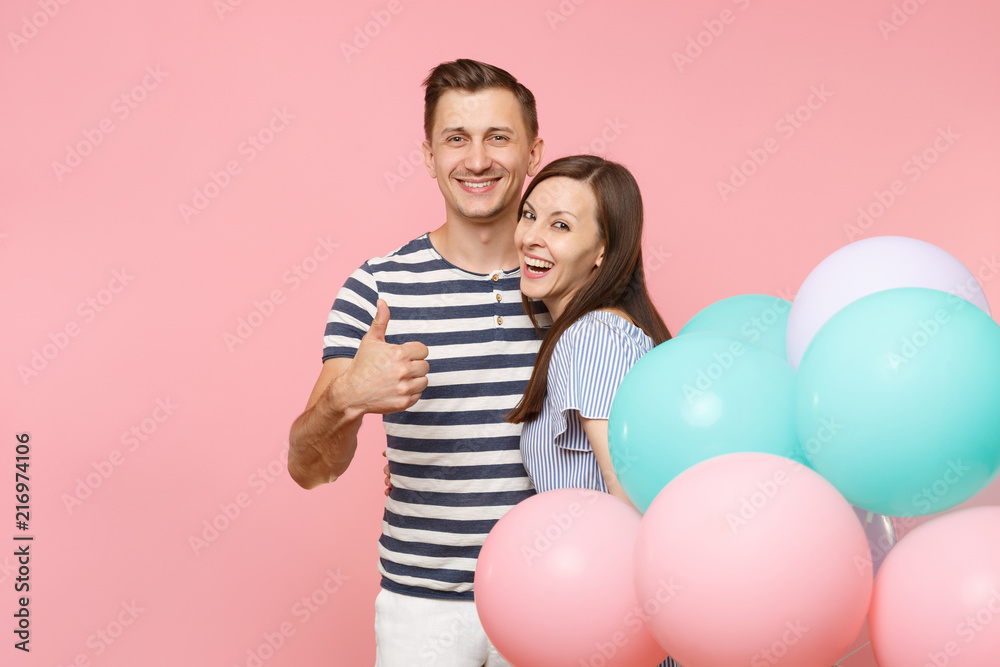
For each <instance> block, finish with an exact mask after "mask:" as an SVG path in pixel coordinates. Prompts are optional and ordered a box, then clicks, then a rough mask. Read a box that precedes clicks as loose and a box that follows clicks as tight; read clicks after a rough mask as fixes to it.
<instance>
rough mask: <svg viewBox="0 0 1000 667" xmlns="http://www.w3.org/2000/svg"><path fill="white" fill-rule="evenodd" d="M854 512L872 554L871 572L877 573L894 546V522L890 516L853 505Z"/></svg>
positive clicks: (895, 533) (895, 537) (895, 538)
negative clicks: (863, 530)
mask: <svg viewBox="0 0 1000 667" xmlns="http://www.w3.org/2000/svg"><path fill="white" fill-rule="evenodd" d="M854 513H855V514H857V515H858V519H859V520H860V521H861V526H862V527H863V528H864V529H865V537H867V538H868V549H869V550H870V551H871V554H872V573H873V574H876V575H877V574H878V570H879V568H880V567H882V563H883V562H884V561H885V557H886V556H888V555H889V551H890V550H891V549H892V548H893V547H894V546H896V542H897V537H898V535H897V532H896V523H895V521H893V519H892V517H888V516H883V515H882V514H875V513H874V512H869V511H868V510H865V509H862V508H860V507H855V508H854Z"/></svg>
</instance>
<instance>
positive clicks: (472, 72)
mask: <svg viewBox="0 0 1000 667" xmlns="http://www.w3.org/2000/svg"><path fill="white" fill-rule="evenodd" d="M424 88H425V91H424V136H425V137H426V138H427V139H428V140H430V138H431V132H432V131H433V129H434V112H435V111H436V110H437V103H438V100H439V99H441V96H442V95H443V94H444V93H446V92H447V91H449V90H464V91H466V92H469V93H475V92H478V91H480V90H483V89H484V88H503V89H505V90H509V91H510V92H512V93H514V97H516V98H517V102H518V104H520V106H521V116H522V118H523V119H524V125H525V127H527V128H528V135H529V138H530V139H534V138H535V137H537V136H538V111H537V110H536V109H535V96H534V95H532V94H531V91H530V90H528V89H527V88H525V87H524V84H521V83H518V81H517V79H515V78H514V77H513V76H511V75H510V73H509V72H507V71H505V70H502V69H500V68H499V67H494V66H493V65H487V64H486V63H481V62H479V61H478V60H468V59H465V58H462V59H459V60H455V61H453V62H448V63H441V64H440V65H438V66H437V67H435V68H434V69H432V70H431V73H430V74H428V75H427V78H426V79H425V80H424Z"/></svg>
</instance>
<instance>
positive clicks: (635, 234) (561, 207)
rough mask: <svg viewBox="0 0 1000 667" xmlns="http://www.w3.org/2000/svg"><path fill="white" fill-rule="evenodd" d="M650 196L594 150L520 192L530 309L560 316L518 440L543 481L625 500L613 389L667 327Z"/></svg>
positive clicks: (522, 411) (538, 482)
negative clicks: (613, 440) (613, 450)
mask: <svg viewBox="0 0 1000 667" xmlns="http://www.w3.org/2000/svg"><path fill="white" fill-rule="evenodd" d="M641 242H642V197H641V195H640V193H639V186H638V184H637V183H636V182H635V179H634V178H633V177H632V174H630V173H629V171H628V170H627V169H626V168H625V167H623V166H622V165H620V164H617V163H615V162H610V161H608V160H604V159H603V158H600V157H595V156H592V155H576V156H570V157H564V158H560V159H558V160H555V161H554V162H552V163H550V164H549V165H547V166H546V167H545V168H543V169H542V170H541V171H540V172H539V173H538V176H536V177H535V179H534V180H533V181H532V182H531V185H530V186H529V187H528V189H527V191H526V192H525V193H524V196H523V197H522V199H521V209H520V217H519V220H518V226H517V230H516V232H515V236H514V243H515V245H516V246H517V250H518V254H519V257H520V260H521V268H522V276H521V293H522V295H523V297H522V299H523V303H524V308H525V310H526V311H527V312H528V315H529V316H530V317H531V318H532V320H534V317H535V315H534V306H533V304H534V301H533V300H536V299H537V300H540V301H541V302H542V303H544V304H545V306H546V308H547V309H548V311H549V313H550V314H551V315H552V318H553V324H552V327H551V329H549V331H548V333H547V334H546V336H545V340H544V341H543V342H542V346H541V349H540V351H539V353H538V357H537V359H536V361H535V367H534V369H533V372H532V375H531V380H530V381H529V382H528V387H527V390H526V391H525V395H524V398H523V399H522V400H521V402H520V403H519V404H518V406H517V407H516V408H515V409H514V410H513V411H512V412H511V413H510V414H509V415H508V417H507V419H508V421H511V422H514V423H524V430H523V432H522V435H521V451H522V454H523V455H524V459H525V467H526V468H527V469H528V474H529V475H531V477H532V480H533V481H534V483H535V487H536V488H537V489H538V490H539V491H544V490H547V489H550V488H561V487H567V486H575V487H583V488H590V489H596V490H601V491H609V492H611V493H613V494H614V495H616V496H618V497H620V498H622V499H626V500H627V498H626V496H625V494H624V492H623V491H622V490H621V487H620V485H619V484H618V480H617V478H616V477H615V474H614V469H613V467H612V465H611V457H610V454H609V453H608V444H607V418H608V414H609V412H610V409H611V400H612V398H613V396H614V393H615V390H616V389H617V388H618V385H619V384H620V382H621V380H622V379H623V378H624V376H625V373H626V372H627V371H628V369H629V368H631V366H632V364H634V363H635V362H636V361H638V360H639V358H640V357H641V356H642V355H643V354H645V353H646V352H648V351H649V350H650V349H652V347H653V346H654V345H658V344H660V343H662V342H664V341H666V340H668V339H669V338H670V332H669V331H668V330H667V326H666V325H665V324H664V323H663V319H662V318H661V317H660V315H659V313H657V312H656V308H655V307H654V306H653V303H652V301H651V300H650V298H649V294H648V292H647V290H646V283H645V279H644V277H643V271H642V249H641Z"/></svg>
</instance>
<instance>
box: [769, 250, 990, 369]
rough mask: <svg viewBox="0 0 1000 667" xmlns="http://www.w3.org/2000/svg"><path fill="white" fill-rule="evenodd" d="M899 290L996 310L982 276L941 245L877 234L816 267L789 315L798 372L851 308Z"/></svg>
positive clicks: (789, 343)
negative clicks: (827, 328) (822, 332)
mask: <svg viewBox="0 0 1000 667" xmlns="http://www.w3.org/2000/svg"><path fill="white" fill-rule="evenodd" d="M896 287H927V288H930V289H936V290H941V291H942V292H949V293H951V294H954V295H955V296H959V297H961V298H963V299H965V300H966V301H969V302H971V303H973V304H975V305H976V306H978V307H979V308H980V309H982V310H983V311H984V312H985V313H986V314H987V315H989V314H990V306H989V304H988V303H987V302H986V294H984V293H983V288H982V287H981V286H980V284H979V282H978V281H977V280H976V277H975V276H974V275H972V272H971V271H969V269H967V268H966V267H965V265H964V264H962V262H960V261H958V259H956V258H955V257H954V256H952V255H950V254H949V253H947V252H945V251H944V250H942V249H941V248H938V247H937V246H936V245H933V244H931V243H927V242H926V241H920V240H918V239H911V238H908V237H906V236H876V237H873V238H869V239H863V240H861V241H855V242H854V243H851V244H850V245H846V246H844V247H843V248H841V249H840V250H837V251H836V252H834V253H833V254H831V255H830V256H828V257H827V258H826V259H824V260H823V261H822V262H820V263H819V264H818V265H817V266H816V268H815V269H813V270H812V271H811V272H810V273H809V275H808V276H806V279H805V281H803V283H802V287H800V288H799V291H798V293H797V294H796V295H795V301H794V302H793V303H792V308H791V310H790V311H789V313H788V330H787V332H786V337H785V338H786V340H785V344H786V347H787V350H788V363H790V364H791V365H792V368H795V369H798V367H799V362H800V361H801V360H802V355H803V354H805V351H806V348H807V347H809V343H810V342H812V339H813V336H815V335H816V332H817V331H819V329H820V327H821V326H823V324H825V323H826V321H827V320H829V319H830V318H831V317H833V315H834V313H836V312H837V311H838V310H840V309H841V308H843V307H844V306H846V305H847V304H849V303H851V302H853V301H856V300H858V299H860V298H861V297H863V296H868V295H869V294H873V293H875V292H881V291H882V290H887V289H894V288H896Z"/></svg>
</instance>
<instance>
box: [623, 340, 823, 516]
mask: <svg viewBox="0 0 1000 667" xmlns="http://www.w3.org/2000/svg"><path fill="white" fill-rule="evenodd" d="M794 389H795V373H794V371H793V370H792V367H791V366H789V365H788V362H787V361H785V360H784V359H783V358H781V357H779V356H778V355H776V354H774V353H772V352H769V351H768V350H766V349H764V348H763V347H761V346H759V345H755V344H753V343H750V342H748V341H746V340H743V339H741V338H739V337H737V336H733V335H731V334H726V333H719V332H700V333H690V334H685V335H683V336H677V337H676V338H673V339H671V340H668V341H667V342H665V343H662V344H660V345H657V346H656V347H655V348H653V349H652V350H650V351H649V352H648V353H647V354H646V355H645V356H643V357H642V358H641V359H640V360H639V361H638V362H637V363H636V364H635V365H634V366H632V368H631V369H630V370H629V372H628V374H627V375H626V376H625V379H624V380H623V381H622V383H621V385H620V386H619V387H618V391H617V392H616V393H615V398H614V401H613V402H612V404H611V413H610V415H609V417H608V446H609V449H610V452H611V461H612V464H613V466H614V469H615V474H616V475H617V476H618V480H619V481H620V482H621V485H622V488H623V489H624V490H625V493H626V494H627V495H628V497H629V499H630V500H631V501H632V503H633V504H635V506H636V507H637V508H639V510H640V511H641V512H645V511H646V508H647V507H649V504H650V503H651V502H652V501H653V498H655V497H656V494H658V493H659V492H660V490H661V489H663V487H664V486H666V485H667V483H668V482H670V480H672V479H673V478H674V477H676V476H677V475H679V474H680V473H682V472H684V471H685V470H687V469H688V468H690V467H691V466H693V465H695V464H696V463H700V462H701V461H704V460H706V459H710V458H712V457H715V456H720V455H722V454H731V453H734V452H764V453H768V454H777V455H779V456H785V457H787V458H794V459H796V460H798V461H800V462H802V463H804V462H805V459H804V457H803V456H802V453H801V451H800V450H799V445H798V439H797V438H796V435H795V424H794V402H795V401H794V399H795V395H794ZM734 511H736V510H734Z"/></svg>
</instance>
